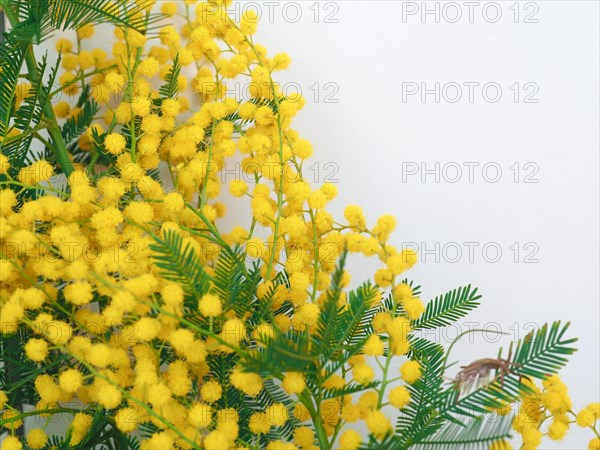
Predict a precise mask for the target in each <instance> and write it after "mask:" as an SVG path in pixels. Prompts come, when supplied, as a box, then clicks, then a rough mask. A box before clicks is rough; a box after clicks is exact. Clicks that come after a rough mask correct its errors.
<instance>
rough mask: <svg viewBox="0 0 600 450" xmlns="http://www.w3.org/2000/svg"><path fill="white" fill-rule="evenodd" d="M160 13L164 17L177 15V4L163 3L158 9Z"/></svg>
mask: <svg viewBox="0 0 600 450" xmlns="http://www.w3.org/2000/svg"><path fill="white" fill-rule="evenodd" d="M160 12H161V13H163V14H164V15H165V16H169V17H173V16H174V15H175V14H177V4H176V3H175V2H164V3H163V4H162V5H161V7H160Z"/></svg>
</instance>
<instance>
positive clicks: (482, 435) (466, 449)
mask: <svg viewBox="0 0 600 450" xmlns="http://www.w3.org/2000/svg"><path fill="white" fill-rule="evenodd" d="M511 425H512V416H510V415H509V416H504V417H502V416H496V415H492V414H488V415H485V416H482V417H478V418H477V419H473V420H470V421H468V422H467V423H464V424H460V425H459V424H456V423H449V424H448V425H446V426H444V427H443V428H442V429H441V430H440V431H439V432H437V433H435V434H433V435H432V436H431V437H429V438H427V439H425V440H423V441H421V442H419V443H418V444H415V445H413V446H411V447H410V450H488V449H489V448H490V445H491V444H492V443H493V442H496V441H499V440H502V439H507V438H509V437H510V428H511Z"/></svg>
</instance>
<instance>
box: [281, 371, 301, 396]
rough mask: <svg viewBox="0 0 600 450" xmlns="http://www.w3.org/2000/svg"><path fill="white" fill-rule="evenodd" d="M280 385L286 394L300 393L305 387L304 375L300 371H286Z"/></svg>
mask: <svg viewBox="0 0 600 450" xmlns="http://www.w3.org/2000/svg"><path fill="white" fill-rule="evenodd" d="M281 387H283V389H284V390H285V392H287V393H288V394H300V393H301V392H302V391H303V390H304V389H305V388H306V381H305V379H304V375H303V374H302V373H300V372H288V373H286V374H285V377H284V378H283V382H282V383H281Z"/></svg>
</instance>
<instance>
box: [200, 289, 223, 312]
mask: <svg viewBox="0 0 600 450" xmlns="http://www.w3.org/2000/svg"><path fill="white" fill-rule="evenodd" d="M198 309H199V310H200V313H201V314H202V315H203V316H204V317H217V316H218V315H220V314H221V312H222V311H223V306H222V305H221V299H220V298H219V297H217V296H216V295H214V294H206V295H204V296H203V297H202V298H201V299H200V301H199V302H198Z"/></svg>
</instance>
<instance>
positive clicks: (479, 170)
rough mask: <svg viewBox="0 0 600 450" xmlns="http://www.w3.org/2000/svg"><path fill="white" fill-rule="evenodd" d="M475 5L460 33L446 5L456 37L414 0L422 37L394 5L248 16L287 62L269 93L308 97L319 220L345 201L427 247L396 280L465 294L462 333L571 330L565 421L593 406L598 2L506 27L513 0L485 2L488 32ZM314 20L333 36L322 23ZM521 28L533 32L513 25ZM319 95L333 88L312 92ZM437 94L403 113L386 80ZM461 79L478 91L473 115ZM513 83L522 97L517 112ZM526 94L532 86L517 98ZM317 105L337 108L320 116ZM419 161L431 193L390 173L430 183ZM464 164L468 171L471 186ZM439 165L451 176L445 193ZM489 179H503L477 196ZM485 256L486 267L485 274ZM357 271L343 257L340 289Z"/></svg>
mask: <svg viewBox="0 0 600 450" xmlns="http://www.w3.org/2000/svg"><path fill="white" fill-rule="evenodd" d="M288 3H289V2H288ZM330 3H333V4H334V6H331V5H330ZM405 3H407V2H405ZM408 3H410V2H408ZM476 3H478V5H475V6H473V8H474V14H473V16H472V17H473V19H472V23H471V21H470V18H469V9H468V6H467V5H465V4H464V2H457V3H455V5H456V4H457V5H458V6H459V9H460V10H461V12H462V19H461V20H459V21H458V22H456V23H450V20H453V19H454V18H455V16H456V11H457V9H456V8H455V7H454V6H453V5H451V6H446V2H441V3H440V2H426V7H427V8H428V9H429V10H434V9H435V8H436V4H437V5H438V6H437V8H439V11H440V18H439V23H436V20H435V16H434V14H429V15H426V16H425V19H424V20H423V18H422V16H421V14H420V12H421V11H422V9H423V4H422V2H417V3H415V4H414V5H416V7H417V8H418V9H419V13H417V14H415V15H411V16H408V15H405V16H404V20H403V14H402V13H403V4H402V2H399V1H336V2H320V4H319V5H317V6H318V7H317V8H315V6H314V2H312V1H310V2H299V3H297V4H298V5H300V10H301V12H302V16H301V17H300V19H299V20H297V19H296V18H297V10H298V8H296V6H287V7H284V5H286V3H278V4H277V6H272V7H271V10H269V9H268V7H267V6H265V4H262V12H263V17H262V22H261V24H260V26H259V32H258V34H257V41H259V42H262V43H264V44H265V46H266V47H267V48H268V49H269V51H270V52H278V51H286V52H288V53H289V54H290V55H291V56H292V66H291V67H290V69H289V70H288V71H286V72H285V73H282V74H281V75H280V80H282V82H283V83H284V85H286V84H285V83H287V86H288V87H289V88H290V89H293V88H294V87H295V86H297V85H299V86H300V87H301V89H302V91H303V94H304V95H305V97H306V98H307V106H306V108H305V109H304V110H303V111H302V112H301V114H300V117H299V119H297V121H296V127H297V128H298V129H299V130H300V131H301V133H302V134H303V135H304V136H306V137H308V138H309V139H310V140H311V141H312V142H313V144H314V147H315V158H314V160H315V161H317V162H318V163H319V167H320V173H319V177H318V178H320V181H323V178H324V177H325V176H326V175H332V172H333V170H332V168H331V166H327V167H325V164H326V163H328V162H329V163H334V164H335V167H336V168H337V173H336V174H335V175H334V178H335V179H337V180H338V182H339V184H338V188H339V191H340V195H339V197H338V199H337V200H336V201H335V202H334V208H333V209H334V210H335V211H336V212H337V213H338V215H339V216H341V215H342V211H343V208H344V206H345V205H346V204H354V203H356V204H360V205H362V206H363V207H364V209H365V213H366V215H367V217H368V218H371V219H372V220H374V219H375V218H376V217H377V216H378V215H380V214H383V213H391V214H393V215H395V216H396V217H397V219H398V229H397V231H396V233H395V234H394V238H393V242H394V243H395V244H396V245H398V246H401V245H403V244H406V243H418V245H419V246H420V247H421V249H422V248H423V245H425V248H426V249H428V250H430V251H431V253H426V254H423V253H422V254H421V259H422V261H421V263H420V264H418V266H417V267H416V268H415V269H413V270H412V273H410V274H409V276H410V277H411V278H412V279H414V280H415V281H416V282H417V283H419V284H421V285H422V286H423V298H424V299H430V298H433V297H434V296H436V295H438V294H441V293H443V292H445V291H448V290H450V289H452V288H455V287H458V286H461V285H466V284H469V283H471V284H473V285H475V286H478V287H479V288H480V290H481V293H482V294H483V299H482V302H483V304H482V306H481V307H480V308H479V310H478V311H477V312H475V313H474V314H472V315H471V316H469V317H468V318H467V319H466V322H469V321H471V322H476V323H478V324H479V326H483V327H487V328H488V329H490V330H492V329H502V330H503V331H506V332H508V333H510V334H511V335H512V336H513V337H523V336H524V335H525V334H526V333H527V332H528V331H530V330H531V327H537V326H541V324H543V323H545V322H549V321H553V320H557V319H560V320H563V321H571V322H572V326H571V329H570V331H569V333H568V334H569V336H578V337H579V338H580V341H579V342H578V343H577V344H576V346H577V347H578V348H579V351H578V352H577V353H576V354H574V355H573V356H572V357H571V360H570V363H569V365H568V366H567V367H566V369H564V370H563V371H562V375H563V377H564V380H565V381H566V383H567V384H568V386H569V389H570V394H571V396H572V399H573V403H574V407H575V409H577V410H578V409H580V408H581V407H583V406H585V405H587V404H588V403H589V402H593V401H596V402H598V401H600V394H599V384H600V381H599V380H600V374H599V371H600V370H599V369H600V361H599V350H598V345H599V342H600V337H599V332H598V329H599V326H598V324H599V286H598V274H599V264H598V260H599V246H598V230H599V226H598V225H599V224H598V212H599V198H598V195H599V188H598V178H599V174H598V169H599V160H598V155H599V142H598V123H599V117H598V116H599V103H598V99H599V97H598V80H599V74H598V55H599V48H598V47H599V35H598V19H599V17H598V16H599V8H598V3H597V2H594V1H569V2H567V1H541V2H534V3H533V4H529V5H526V2H521V3H520V4H519V5H517V6H518V10H519V11H520V15H519V18H518V20H517V22H518V23H515V12H514V9H515V7H514V6H513V9H510V7H511V6H512V5H513V3H514V2H512V1H511V2H499V3H498V4H497V5H499V8H500V10H501V12H502V17H501V18H500V20H498V21H497V22H496V23H492V22H493V20H494V18H495V12H496V10H497V9H498V8H496V6H495V5H491V6H487V5H488V4H489V3H490V2H476ZM411 6H413V5H406V4H405V5H404V11H405V12H408V11H409V8H410V7H411ZM452 8H453V9H452ZM485 8H487V9H485ZM315 9H317V10H319V11H320V13H321V14H320V15H319V17H318V20H317V23H315ZM484 9H485V12H486V13H487V15H484V12H483V11H484ZM269 12H271V13H272V14H271V17H269ZM444 12H445V14H444ZM326 14H330V16H329V19H330V21H331V19H333V20H335V19H337V23H327V21H326V20H325V15H326ZM331 14H332V15H331ZM527 14H532V15H531V16H529V21H531V20H537V23H525V16H526V15H527ZM445 19H449V20H445ZM295 20H297V21H296V22H295V23H294V21H295ZM269 22H271V23H269ZM328 82H329V83H335V86H334V87H332V86H331V85H327V87H325V83H328ZM436 82H439V83H440V97H441V98H440V101H439V103H436V102H435V98H434V94H430V95H428V96H426V98H425V102H423V101H422V99H421V96H420V95H413V96H407V97H406V98H405V99H404V100H405V101H403V89H402V85H403V83H417V85H419V87H420V85H421V83H426V87H427V88H428V89H433V88H434V86H435V83H436ZM465 82H467V83H468V82H476V83H480V86H479V87H478V88H475V90H474V96H473V102H472V103H471V102H469V98H468V94H469V92H468V89H467V87H466V86H464V85H463V83H465ZM315 83H319V84H320V86H321V88H320V90H319V91H318V92H319V93H320V96H319V97H320V98H319V101H318V102H315V100H316V98H315V91H316V90H317V88H316V86H315ZM448 83H458V84H459V85H463V98H462V99H461V100H460V101H458V102H456V103H451V102H449V101H446V100H445V99H444V96H443V95H442V94H443V87H444V86H447V88H446V96H445V97H446V99H447V100H452V99H453V98H454V97H455V96H456V91H455V90H451V87H452V86H451V85H448ZM486 83H497V84H498V85H499V86H500V87H501V89H502V97H501V98H500V100H499V101H497V102H496V103H492V102H491V100H492V99H493V97H494V96H495V93H494V91H493V89H492V87H489V90H488V91H487V94H488V100H489V101H486V99H485V98H484V97H483V93H482V87H483V85H485V84H486ZM514 83H519V84H520V93H521V96H520V98H519V99H518V101H517V102H516V103H515V90H516V87H513V89H512V90H511V86H514ZM525 83H534V84H535V86H533V87H531V86H532V85H528V86H529V87H528V88H527V89H525V88H524V86H525ZM311 86H312V89H311ZM405 86H406V85H405ZM536 86H537V88H538V89H539V91H538V92H537V93H536V94H535V95H534V96H533V97H531V98H530V99H529V100H535V99H537V100H538V102H537V103H525V102H524V97H523V94H528V93H532V92H533V89H534V88H535V87H536ZM335 89H339V90H338V91H337V93H335V94H333V92H334V90H335ZM328 94H329V95H330V97H329V100H330V101H331V100H337V103H331V102H325V101H324V100H325V99H324V96H325V95H328ZM436 162H438V163H439V164H440V169H439V174H440V180H439V182H436V180H435V174H434V173H432V174H430V175H427V176H426V178H425V182H422V179H421V172H419V173H418V174H416V175H412V176H411V175H407V174H406V173H404V175H405V182H403V179H402V178H403V163H404V167H405V168H406V167H407V163H408V164H409V165H410V164H411V163H416V164H417V167H419V169H421V163H426V168H427V169H430V170H433V171H434V172H435V163H436ZM465 162H466V163H479V166H477V167H475V166H474V167H475V170H474V172H473V182H472V183H471V182H469V172H468V167H467V166H464V165H463V164H464V163H465ZM448 163H450V164H448ZM514 163H518V167H519V168H520V173H519V178H518V182H516V183H515V180H514V177H515V168H516V166H513V164H514ZM527 163H531V164H530V165H529V166H525V164H527ZM456 164H458V165H459V166H462V168H463V173H462V178H461V179H460V180H459V181H457V182H455V183H451V182H449V181H452V180H453V179H455V178H457V172H456V170H455V167H456ZM485 164H488V166H487V168H486V170H487V172H484V171H483V166H484V165H485ZM511 166H512V167H513V169H511V168H510V167H511ZM410 167H414V166H412V165H410ZM444 167H445V168H446V172H445V175H446V176H445V177H444ZM496 167H500V168H501V170H502V175H501V177H500V179H499V181H497V182H496V183H492V182H491V180H493V179H494V178H496V176H497V175H496V172H495V171H494V170H493V169H494V168H496ZM533 172H537V173H535V175H532V174H533ZM312 173H313V176H314V177H315V178H317V177H316V171H313V172H312ZM528 174H530V175H532V176H531V177H530V178H528V179H527V181H534V180H537V181H538V182H537V183H526V182H524V181H525V179H524V178H525V176H526V175H528ZM486 178H487V180H490V181H486ZM465 242H472V243H477V244H479V246H477V244H468V245H471V246H472V248H474V251H473V255H472V258H471V257H470V255H469V247H468V246H467V245H465V244H463V243H465ZM515 242H518V243H519V246H520V252H519V254H518V256H517V261H518V262H515V256H516V254H515V250H513V249H515V247H512V248H513V249H511V246H513V244H514V243H515ZM423 243H425V244H423ZM436 243H439V251H437V252H436V251H435V248H436ZM527 243H530V244H529V246H528V247H526V248H525V247H524V246H525V245H526V244H527ZM486 244H488V246H487V253H484V252H483V250H482V249H483V247H484V246H485V245H486ZM457 247H458V248H460V249H461V250H462V256H459V255H458V254H457V252H456V250H457ZM496 248H500V249H501V250H502V256H501V257H500V259H499V261H498V262H496V263H493V262H491V261H493V260H494V259H495V258H496V253H495V252H494V250H495V249H496ZM444 249H445V250H444ZM534 251H535V254H531V253H532V252H534ZM528 255H529V257H528ZM436 256H437V257H438V258H439V262H436ZM535 260H537V262H525V261H535ZM452 261H455V262H452ZM374 267H375V266H374V265H372V264H369V263H365V262H364V261H361V260H358V259H356V260H355V261H353V262H352V274H353V279H354V281H356V282H359V281H362V279H363V278H365V277H367V276H370V275H371V274H372V270H373V268H374ZM467 326H468V324H463V327H462V330H465V329H467ZM456 333H457V329H450V330H447V332H444V333H440V334H439V335H438V336H437V339H439V340H441V341H444V342H448V341H449V340H451V339H453V338H454V337H455V336H456ZM432 337H433V336H432ZM486 338H487V339H486ZM510 340H511V337H505V338H503V339H501V340H499V341H498V338H497V337H496V336H494V334H493V333H488V334H487V336H481V335H478V336H474V337H473V338H472V339H471V342H469V339H468V338H465V340H463V341H461V342H462V345H461V344H458V345H457V350H456V351H455V353H453V356H455V357H456V359H459V360H460V362H461V363H463V364H467V363H469V362H471V361H473V360H475V359H478V358H481V357H490V356H491V357H494V356H496V352H497V348H498V347H499V346H500V345H504V346H506V344H507V343H508V342H510ZM452 359H453V358H452ZM591 437H592V434H591V432H590V430H583V429H580V428H578V427H573V428H572V429H571V431H570V432H569V435H568V437H567V438H566V439H565V441H563V442H562V443H560V445H557V444H556V443H553V442H551V441H545V442H544V444H543V445H542V448H543V449H551V448H563V449H584V448H587V443H588V441H589V440H590V439H591Z"/></svg>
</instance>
